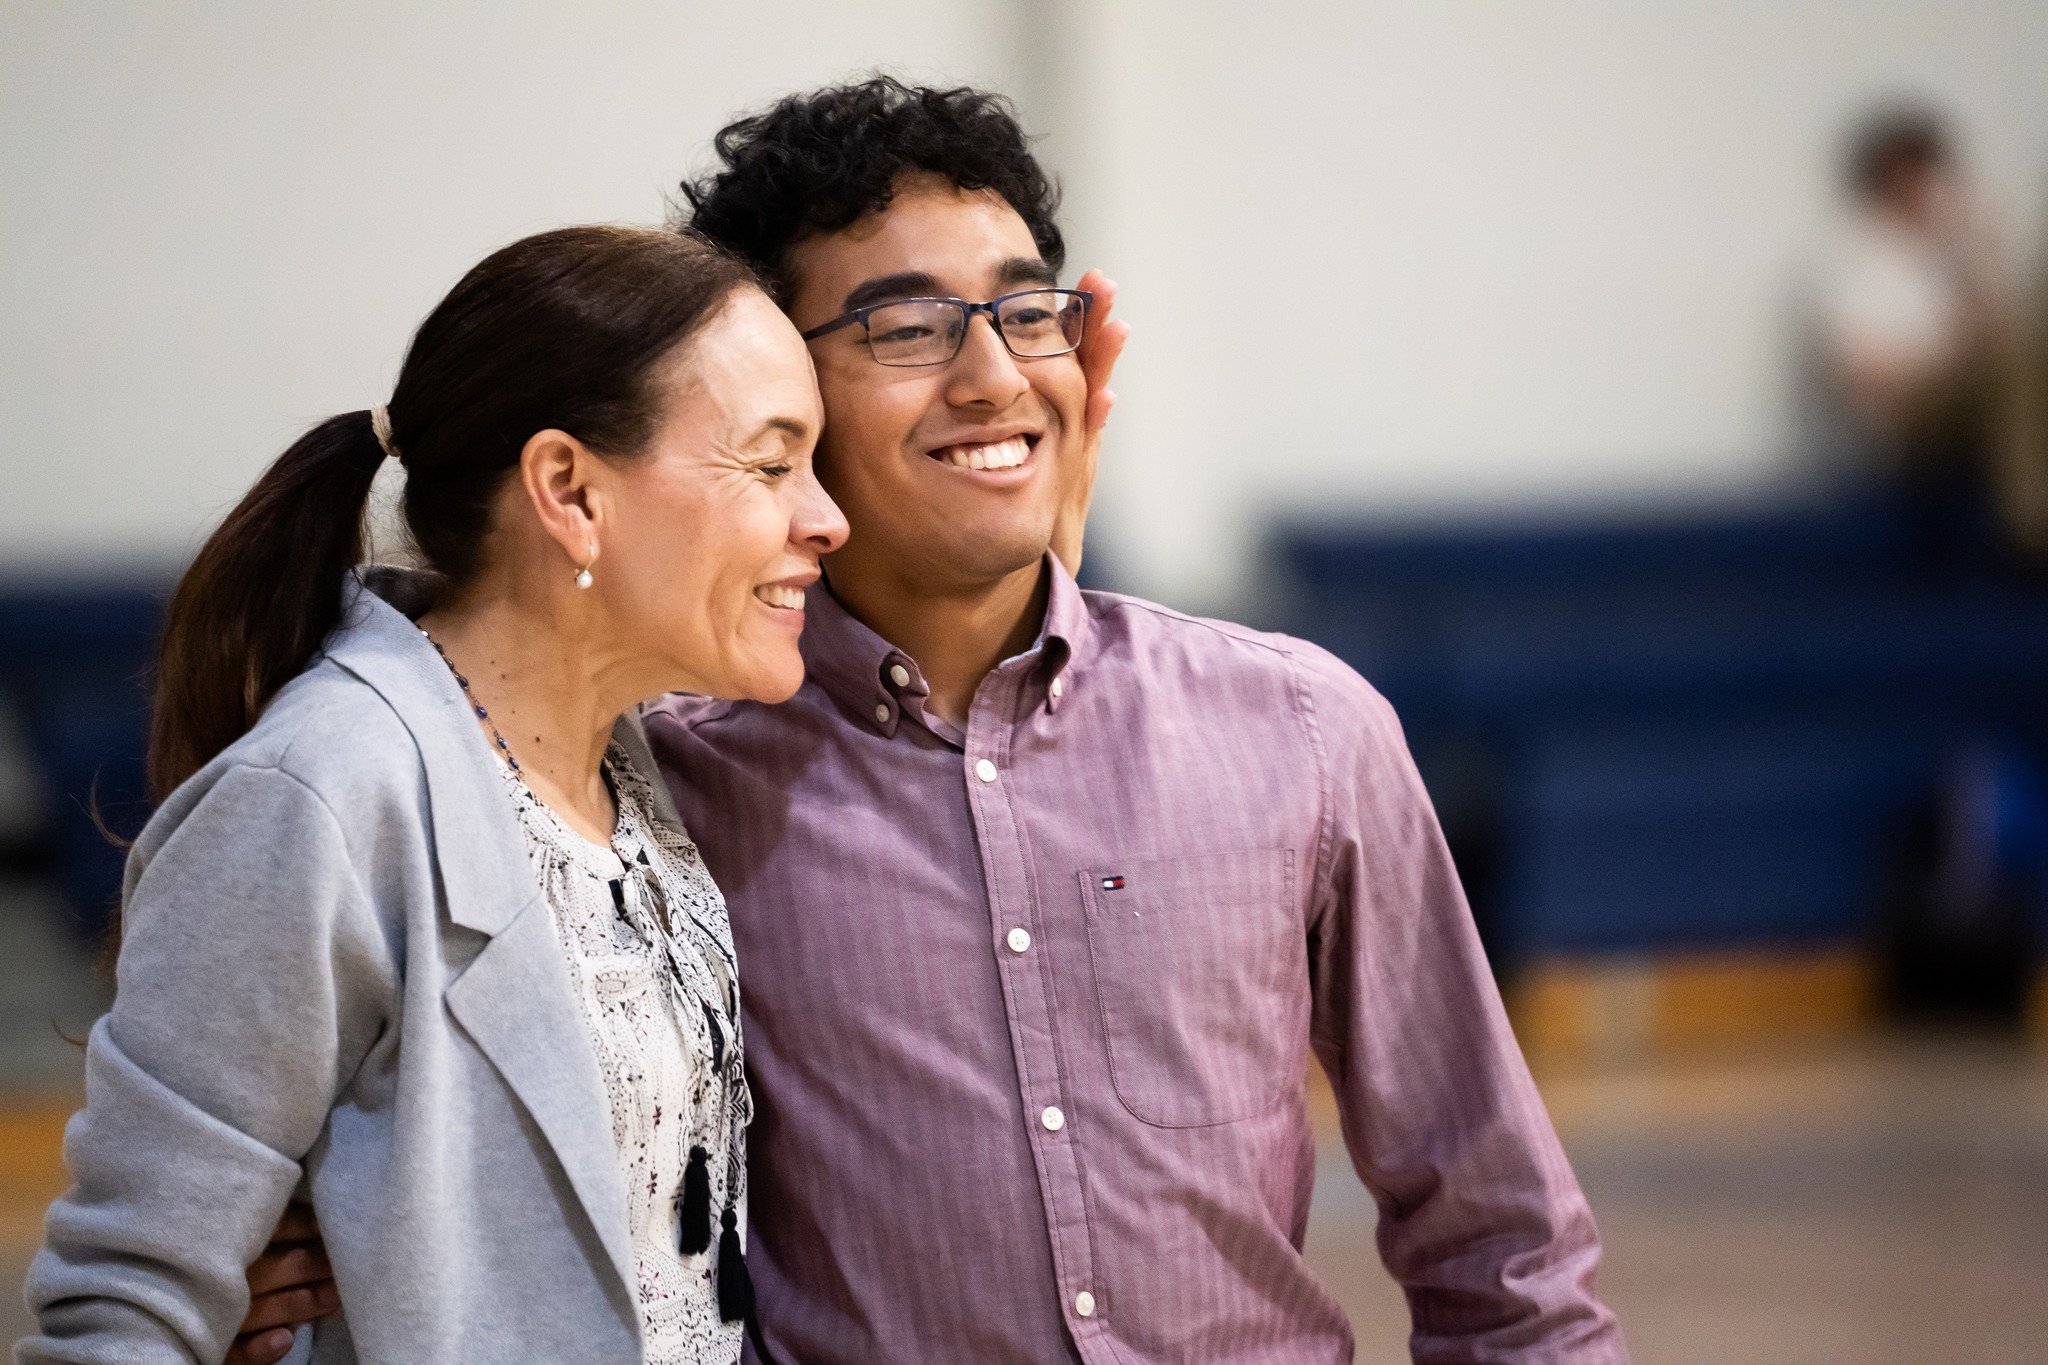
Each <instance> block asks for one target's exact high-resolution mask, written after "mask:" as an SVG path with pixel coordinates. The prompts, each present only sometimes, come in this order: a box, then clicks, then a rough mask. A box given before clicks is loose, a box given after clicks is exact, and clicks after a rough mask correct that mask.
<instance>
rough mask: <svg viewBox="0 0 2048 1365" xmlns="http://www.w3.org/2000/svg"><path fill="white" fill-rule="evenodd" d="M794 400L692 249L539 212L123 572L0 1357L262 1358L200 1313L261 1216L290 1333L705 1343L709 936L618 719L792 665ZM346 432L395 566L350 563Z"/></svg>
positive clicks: (364, 1348)
mask: <svg viewBox="0 0 2048 1365" xmlns="http://www.w3.org/2000/svg"><path fill="white" fill-rule="evenodd" d="M820 420H821V414H820V411H819V405H818V396H817V390H816V387H815V383H814V380H813V376H812V367H811V362H810V359H809V357H808V356H807V355H806V354H805V351H804V347H803V343H802V342H801V341H800V340H799V338H798V337H797V334H796V331H795V329H794V328H792V327H791V326H790V324H789V322H788V321H787V320H786V319H785V318H784V316H783V315H782V313H781V311H780V310H779V309H777V308H776V307H775V306H774V304H773V303H771V302H770V301H769V300H768V298H767V297H766V296H765V295H764V294H763V293H762V292H761V290H760V289H759V288H758V287H757V286H756V285H755V284H754V282H753V277H752V275H751V274H750V272H749V271H748V269H747V268H746V267H745V266H744V265H743V264H741V263H740V262H739V261H737V260H736V259H735V258H733V257H731V256H729V255H727V254H726V253H724V252H722V251H720V250H718V249H716V248H714V247H711V246H709V245H707V244H705V243H704V242H702V241H701V240H699V239H695V238H692V237H688V236H684V235H679V234H675V233H669V232H662V231H649V230H636V229H625V228H580V229H564V230H561V231H557V232H552V233H544V234H542V235H540V236H537V237H532V238H528V239H526V240H525V241H522V242H519V243H516V244H514V245H512V246H510V247H507V248H505V249H504V250H502V251H499V252H497V253H495V254H494V255H492V256H491V257H489V258H487V259H486V260H485V261H484V262H483V263H482V264H480V265H478V266H477V267H476V268H475V269H474V270H472V271H471V272H470V273H469V274H468V275H467V276H466V277H464V279H463V280H462V281H461V282H460V283H459V284H458V285H457V286H456V287H455V289H454V290H453V291H452V292H451V293H450V294H449V295H448V297H447V298H446V299H445V300H444V301H443V302H442V303H441V304H440V306H439V307H437V308H436V309H435V310H434V312H433V313H432V314H431V315H430V316H429V317H428V318H427V320H426V321H425V323H423V324H422V325H421V327H420V330H419V332H418V334H417V335H416V337H415V338H414V340H413V343H412V346H411V347H410V349H409V351H408V353H407V356H406V359H405V363H404V366H403V367H402V369H401V372H400V374H399V378H398V384H397V388H396V391H395V393H394V396H393V398H392V401H391V404H390V407H389V410H388V412H387V411H386V410H385V409H383V408H381V407H380V408H378V409H373V410H370V411H359V412H353V413H348V414H345V415H342V416H338V417H334V418H330V419H328V420H327V421H325V422H323V423H321V424H320V425H318V426H317V427H315V428H313V429H312V430H311V431H310V432H308V433H307V434H306V435H305V436H304V437H303V438H301V439H300V440H299V442H298V443H296V444H295V445H294V446H292V448H291V449H290V450H288V451H286V452H285V454H284V455H283V456H282V457H281V458H280V459H279V460H278V461H277V463H276V464H274V465H273V466H272V467H271V469H270V470H269V471H268V472H267V473H266V474H265V475H264V476H263V478H262V479H261V480H260V481H259V482H258V483H257V484H256V486H255V488H254V489H253V490H252V491H251V492H250V493H249V494H248V495H247V496H246V497H245V498H244V499H243V501H242V502H241V504H240V505H239V506H238V507H236V508H235V510H234V511H233V512H231V513H230V514H229V516H228V518H227V520H226V521H225V522H224V523H223V525H222V526H221V528H220V529H219V530H218V531H216V532H215V533H214V535H213V536H212V538H211V539H210V540H209V541H208V542H207V544H206V546H205V547H204V548H203V549H202V550H201V551H200V553H199V555H198V557H197V559H196V560H195V561H194V563H193V565H192V567H191V569H190V570H189V571H188V572H187V573H186V574H185V576H184V578H183V579H182V580H181V582H180V584H179V586H178V590H177V593H176V596H175V597H174V599H173V601H172V603H171V606H170V611H169V616H168V619H167V623H166V626H165V634H164V642H163V650H162V656H161V663H160V668H159V678H158V685H157V696H156V705H155V720H154V731H153V734H152V737H151V745H150V771H151V777H152V784H153V786H154V787H155V788H156V794H157V797H158V799H159V801H160V803H161V804H160V806H159V809H158V811H157V813H156V815H155V816H154V818H153V819H152V820H151V821H150V823H149V825H148V827H147V828H146V829H145V830H144V831H143V833H142V835H141V836H140V838H139V839H138V841H137V843H136V845H135V848H134V851H133V854H132V856H131V858H130V862H129V867H128V877H127V893H126V896H125V899H124V905H123V911H122V915H123V919H122V930H123V938H122V943H121V946H120V955H119V962H118V969H117V970H118V989H117V992H116V995H115V999H114V1005H113V1009H112V1010H111V1011H110V1012H109V1013H108V1015H107V1016H106V1017H105V1018H103V1019H102V1020H101V1021H100V1022H99V1023H98V1024H97V1025H96V1026H95V1027H94V1029H93V1031H92V1038H91V1042H90V1045H89V1048H88V1051H87V1058H86V1084H87V1095H88V1100H87V1104H86V1108H85V1109H84V1110H83V1111H82V1112H81V1113H80V1114H79V1115H78V1116H77V1117H76V1118H74V1119H73V1120H72V1123H71V1125H70V1128H69V1130H68V1132H67V1135H66V1142H65V1156H66V1160H67V1163H68V1164H69V1166H70V1168H71V1170H72V1173H73V1178H74V1180H75V1184H74V1186H73V1188H72V1189H71V1191H70V1192H69V1193H68V1194H66V1195H65V1196H64V1197H63V1198H62V1199H60V1200H58V1201H57V1203H56V1204H55V1205H54V1206H53V1207H52V1208H51V1210H50V1215H49V1221H48V1227H47V1234H46V1236H47V1241H46V1245H45V1248H44V1249H43V1251H42V1252H41V1253H40V1254H39V1255H38V1256H37V1257H36V1259H35V1262H34V1264H33V1265H32V1267H31V1269H30V1272H29V1276H28V1298H29V1302H30V1305H31V1307H32V1308H33V1309H34V1311H35V1312H36V1314H37V1316H38V1318H39V1323H40V1329H41V1333H40V1335H38V1336H35V1337H32V1338H30V1339H28V1340H26V1341H24V1342H23V1343H21V1345H20V1346H19V1348H18V1356H17V1359H19V1360H22V1361H29V1362H39V1361H100V1362H111V1361H120V1362H123V1365H130V1363H131V1362H146V1361H164V1362H173V1361H178V1362H182V1361H191V1360H200V1361H220V1360H222V1359H223V1357H224V1355H226V1354H227V1353H229V1352H230V1351H231V1350H233V1351H235V1352H236V1353H237V1358H253V1356H252V1352H253V1351H254V1350H255V1348H257V1347H258V1346H259V1345H260V1346H261V1347H262V1354H263V1356H264V1358H272V1359H274V1358H275V1357H276V1355H277V1354H279V1349H278V1348H279V1345H280V1343H278V1342H276V1341H272V1340H265V1339H261V1338H258V1339H250V1340H244V1341H242V1342H240V1343H239V1344H238V1343H237V1341H236V1337H237V1334H238V1333H240V1332H242V1331H244V1330H245V1329H246V1328H247V1327H249V1326H250V1325H251V1324H249V1323H245V1321H244V1316H245V1313H247V1312H248V1311H249V1309H250V1306H251V1305H250V1289H251V1286H252V1284H257V1285H260V1284H262V1283H265V1282H266V1281H265V1279H264V1277H263V1276H262V1275H261V1274H257V1273H252V1272H250V1271H249V1269H248V1268H249V1266H250V1263H251V1261H252V1259H254V1258H255V1257H256V1256H257V1253H258V1251H259V1250H260V1249H262V1248H263V1246H264V1245H265V1243H266V1241H267V1240H269V1238H270V1237H271V1234H272V1230H273V1228H275V1227H277V1225H278V1224H279V1222H280V1216H281V1215H284V1214H285V1213H286V1210H287V1208H288V1206H291V1205H294V1204H310V1206H311V1208H312V1210H313V1211H314V1212H315V1213H316V1214H317V1217H318V1221H319V1226H320V1229H321V1231H322V1234H323V1236H324V1243H325V1260H324V1261H322V1260H319V1259H318V1258H315V1259H314V1261H313V1262H312V1264H311V1266H310V1267H309V1268H310V1269H312V1270H320V1269H324V1268H325V1265H326V1264H327V1263H329V1262H331V1266H332V1275H333V1280H332V1285H331V1287H323V1288H320V1289H317V1290H309V1291H308V1297H310V1298H312V1299H313V1300H314V1302H312V1303H310V1304H308V1305H306V1307H307V1309H308V1311H319V1310H320V1309H323V1308H331V1307H332V1306H333V1303H334V1299H335V1297H336V1296H337V1294H338V1301H339V1308H340V1312H339V1313H338V1314H334V1315H332V1316H329V1317H328V1318H326V1319H325V1320H324V1321H323V1322H322V1323H321V1324H320V1325H319V1326H318V1327H317V1328H316V1329H315V1331H314V1333H313V1335H312V1340H311V1345H310V1358H311V1359H314V1360H320V1361H348V1360H355V1359H358V1358H361V1359H368V1360H381V1361H458V1360H476V1361H509V1360H546V1361H590V1362H615V1361H624V1360H642V1359H644V1360H647V1361H651V1362H660V1363H663V1365H730V1363H731V1362H733V1361H736V1360H738V1359H739V1357H740V1354H741V1349H742V1347H741V1335H742V1332H743V1322H744V1321H745V1320H746V1318H747V1317H748V1316H749V1312H750V1309H749V1304H750V1288H749V1285H748V1281H747V1278H746V1272H745V1266H744V1263H743V1261H742V1259H741V1255H740V1247H741V1236H742V1232H741V1223H742V1221H743V1220H744V1218H745V1215H746V1196H745V1180H744V1176H745V1170H746V1164H745V1152H744V1139H745V1131H746V1127H747V1124H748V1121H749V1117H750V1113H751V1102H750V1099H749V1097H748V1094H747V1089H746V1083H745V1079H744V1074H743V1072H742V1068H741V1059H742V1055H743V1048H742V1043H741V1036H742V1031H741V1024H740V1001H739V995H738V986H737V979H736V976H735V969H734V955H733V948H732V942H731V932H730V928H729V926H728V923H727V919H726V912H725V906H724V903H723V901H722V899H721V898H720V895H719V891H718V888H717V887H716V886H715V885H714V884H713V882H712V880H711V877H710V874H709V873H708V872H707V871H706V870H705V866H704V863H703V861H702V859H701V858H700V857H699V856H698V853H697V850H696V848H695V846H694V845H693V844H692V843H691V840H690V836H689V834H688V833H686V832H685V830H684V828H683V826H682V824H681V823H680V821H679V820H678V819H677V817H676V815H675V812H674V809H673V807H672V806H671V804H670V803H669V800H668V798H667V795H666V793H665V790H664V788H663V785H662V783H661V781H660V778H659V775H658V774H657V772H656V770H655V766H654V762H653V759H652V757H651V756H650V755H649V754H648V752H647V749H646V744H645V740H644V738H643V736H642V734H641V731H640V729H639V726H638V724H637V722H636V721H635V720H634V719H633V718H632V717H631V715H630V714H629V712H630V710H631V708H632V707H633V706H635V704H637V703H638V702H640V701H642V700H644V699H646V698H648V697H650V696H654V695H657V694H659V693H662V692H666V691H670V690H673V689H689V690H691V691H694V692H697V693H702V694H705V695H708V696H721V697H731V698H741V697H744V698H751V699H754V700H758V701H763V702H773V701H779V700H782V699H783V698H786V697H788V696H789V695H790V694H791V693H792V692H793V691H795V689H796V687H797V684H798V682H799V681H800V679H801V676H802V670H803V664H802V660H801V657H800V655H799V652H798V647H797V638H798V634H799V632H800V631H801V629H802V623H803V619H804V612H803V601H804V591H805V589H806V588H807V587H808V586H809V585H810V584H811V582H813V581H814V580H815V579H816V578H817V576H818V562H819V560H820V558H821V557H822V556H823V555H825V554H827V553H829V552H830V551H832V550H834V549H836V548H837V547H838V546H839V544H840V543H841V541H842V540H843V539H844V536H845V522H844V520H843V518H842V517H841V516H840V514H839V512H838V509H837V508H836V507H834V505H833V504H832V502H831V500H830V499H829V498H828V497H826V496H825V494H824V493H823V492H822V490H821V489H820V487H819V485H818V483H817V481H816V480H815V478H814V477H813V474H812V469H811V452H812V448H813V444H814V442H815V440H816V437H817V433H818V430H819V426H820ZM387 458H396V459H397V460H399V461H400V462H401V463H402V464H403V465H404V468H405V474H406V494H405V517H406V522H407V524H408V527H409V529H410V531H411V533H412V536H413V539H414V540H415V542H416V543H417V545H418V546H419V548H420V551H421V553H422V554H423V556H424V559H425V561H426V563H427V564H428V565H429V566H430V569H431V572H426V573H410V574H408V573H404V572H400V571H395V570H379V571H373V572H368V573H365V572H362V571H359V570H358V569H357V564H358V561H359V560H360V558H361V556H362V552H363V544H362V531H361V525H362V520H363V510H364V504H365V500H366V498H367V496H368V493H369V490H370V486H371V482H372V480H373V479H374V478H375V476H376V474H377V472H378V470H379V468H380V467H382V465H383V464H384V462H385V460H386V459H387ZM289 1228H290V1221H289V1219H287V1231H289ZM273 1278H274V1277H273ZM253 1325H255V1326H257V1327H261V1326H264V1325H265V1324H262V1323H260V1322H258V1323H255V1324H253ZM273 1335H274V1334H273ZM289 1344H290V1343H289V1341H288V1340H287V1341H285V1342H284V1343H282V1345H284V1346H288V1345H289Z"/></svg>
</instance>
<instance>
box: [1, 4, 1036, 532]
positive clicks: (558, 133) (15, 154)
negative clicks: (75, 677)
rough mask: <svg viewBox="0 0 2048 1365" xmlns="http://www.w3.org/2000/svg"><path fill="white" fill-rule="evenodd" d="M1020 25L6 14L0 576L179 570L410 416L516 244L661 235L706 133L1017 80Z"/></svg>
mask: <svg viewBox="0 0 2048 1365" xmlns="http://www.w3.org/2000/svg"><path fill="white" fill-rule="evenodd" d="M1009 20H1010V13H1009V7H1008V5H1007V3H1006V0H917V2H916V3H896V4H891V5H887V6H868V5H849V4H844V3H838V2H836V0H805V2H803V3H762V2H761V0H748V3H745V4H732V3H690V4H679V3H661V2H660V0H610V2H609V3H602V4H587V5H586V4H573V5H572V4H567V3H555V4H538V3H527V4H515V3H482V2H481V0H477V2H476V3H450V0H431V2H428V0H379V2H377V3H368V2H366V0H347V2H346V3H341V2H340V0H328V2H326V3H317V4H279V3H275V0H238V2H237V3H226V2H225V0H209V2H208V3H201V4H189V5H187V4H161V3H155V0H94V3H91V4H74V3H70V0H8V2H7V3H0V319H4V325H0V487H4V490H5V496H0V564H4V565H7V566H9V567H12V568H14V569H15V570H17V571H19V570H21V569H23V568H28V569H35V568H38V567H56V568H59V569H61V568H64V567H67V566H77V565H81V564H88V563H101V562H105V561H109V560H112V561H116V562H119V561H133V562H139V563H143V564H152V565H154V564H168V563H174V562H177V561H179V560H181V559H182V558H183V556H185V555H186V554H189V553H190V551H191V550H193V549H195V548H196V547H197V544H198V540H199V539H200V538H201V536H202V534H203V532H204V531H205V530H206V529H207V528H208V527H209V526H210V524H211V522H212V521H213V520H214V519H216V518H217V517H218V516H219V514H220V513H221V512H222V511H224V510H225V509H226V507H228V506H230V505H232V503H233V502H234V501H235V499H236V498H238V497H239V496H240V494H241V493H242V491H243V490H244V489H245V488H246V487H247V485H248V484H249V482H250V481H251V480H252V479H253V478H254V477H255V475H256V474H257V472H258V471H260V470H261V468H262V467H263V466H264V465H265V464H267V463H268V462H269V461H270V460H271V459H273V458H275V456H276V455H277V453H278V452H279V451H280V450H282V449H283V448H284V446H285V445H286V444H288V443H289V442H290V441H291V440H292V439H293V437H295V436H296V435H297V434H298V432H299V431H300V430H301V429H302V428H303V427H304V426H306V425H307V424H308V423H310V422H312V421H315V420H318V419H319V418H322V417H325V416H327V415H329V414H331V413H334V412H340V411H346V410H349V409H354V408H362V407H367V406H369V405H370V404H371V403H374V402H377V401H379V400H381V399H383V398H384V397H386V396H387V395H388V394H389V392H390V385H391V383H392V380H393V378H394V376H395V375H396V372H397V367H398V362H399V359H400V357H401V355H402V354H403V351H404V348H405V344H406V342H407V340H408V339H409V337H410V335H411V332H412V329H413V328H414V327H415V326H416V325H418V323H419V320H420V319H421V318H422V317H423V316H424V315H425V314H426V312H427V310H428V309H429V308H431V307H432V306H433V304H434V303H435V302H436V301H437V300H438V299H439V298H440V297H441V295H442V294H443V293H445V292H446V291H447V289H448V288H449V286H451V285H452V284H454V282H455V280H456V279H457V277H459V276H460V275H461V273H462V272H463V271H464V270H466V269H468V268H469V266H471V265H472V264H474V263H475V262H476V261H477V260H478V259H480V258H481V257H482V256H483V255H484V254H485V253H486V252H488V251H489V250H491V249H492V248H494V247H497V246H501V245H503V244H504V243H506V242H508V241H511V240H513V239H514V238H516V237H519V236H521V235H523V234H525V233H528V232H532V231H537V230H539V229H542V228H545V227H550V226H554V225H557V224H562V223H572V222H584V221H621V222H640V223H654V222H659V221H661V219H662V218H663V216H664V211H665V202H666V199H667V197H668V196H669V195H670V194H671V192H672V191H673V189H674V187H675V185H676V183H677V182H678V181H679V180H680V179H681V177H682V175H683V173H684V172H685V170H686V169H689V168H690V167H691V166H693V165H695V164H697V163H698V161H699V159H700V158H701V156H702V155H703V154H704V152H705V149H706V146H707V144H708V141H709V138H710V135H711V134H712V133H713V132H714V131H716V130H717V128H718V127H719V126H720V125H721V124H723V123H724V122H725V121H726V120H727V119H728V118H729V117H731V116H732V115H733V114H734V113H736V112H738V111H740V110H743V109H746V108H750V107H753V106H755V105H757V104H759V103H761V102H763V101H764V100H766V99H769V98H772V97H773V96H775V95H777V94H780V93H782V92H784V91H786V90H789V89H793V88H798V87H802V86H807V85H812V84H816V83H819V82H821V81H825V80H830V79H834V78H837V77H840V76H843V75H846V74H849V73H852V72H856V71H859V70H861V69H863V68H866V67H869V66H872V65H875V64H878V63H886V64H888V65H890V66H892V67H894V68H895V69H897V70H899V71H901V72H903V73H905V74H907V75H910V76H915V77H922V78H942V77H944V78H956V79H961V80H969V81H976V82H987V83H994V84H997V85H1002V84H1006V83H1008V82H1009V80H1010V78H1011V76H1012V74H1013V63H1012V59H1011V57H1010V56H1009V53H1010V51H1011V50H1012V46H1013V44H1012V41H1011V34H1010V29H1009V28H1008V27H1007V25H1008V23H1009Z"/></svg>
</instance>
